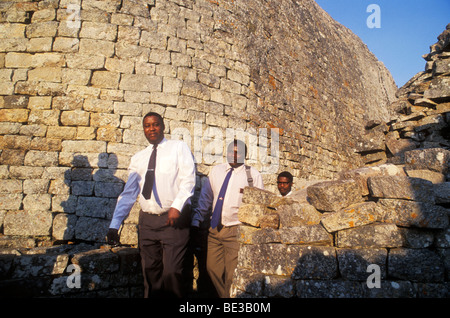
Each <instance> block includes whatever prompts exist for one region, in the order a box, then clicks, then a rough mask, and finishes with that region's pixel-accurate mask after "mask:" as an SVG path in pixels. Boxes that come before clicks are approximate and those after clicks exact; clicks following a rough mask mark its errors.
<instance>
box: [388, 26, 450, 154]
mask: <svg viewBox="0 0 450 318" xmlns="http://www.w3.org/2000/svg"><path fill="white" fill-rule="evenodd" d="M449 47H450V24H449V25H447V29H446V30H445V31H444V32H442V34H441V35H439V37H438V42H437V43H435V44H433V45H432V46H431V47H430V53H428V54H425V55H424V56H423V58H424V59H425V60H426V61H427V63H426V66H425V71H424V72H420V73H418V74H417V75H416V76H414V77H413V78H412V79H411V80H410V81H409V82H408V83H406V84H405V85H404V87H402V88H401V89H400V90H399V91H398V93H397V96H398V98H399V100H398V101H397V102H396V108H397V110H398V111H399V112H400V114H399V116H398V118H396V119H394V120H393V121H392V123H391V127H392V129H391V132H389V134H388V135H387V138H386V141H387V142H386V146H387V148H388V150H389V151H390V152H391V153H393V154H394V155H395V154H397V153H399V152H401V151H404V150H408V149H411V148H414V147H420V148H434V147H442V148H446V149H449V148H450V141H449V138H450V130H449V128H448V127H449V123H450V52H448V48H449Z"/></svg>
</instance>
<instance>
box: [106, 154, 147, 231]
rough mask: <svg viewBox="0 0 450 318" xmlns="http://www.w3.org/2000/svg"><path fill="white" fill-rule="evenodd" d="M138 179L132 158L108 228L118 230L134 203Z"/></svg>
mask: <svg viewBox="0 0 450 318" xmlns="http://www.w3.org/2000/svg"><path fill="white" fill-rule="evenodd" d="M140 179H141V177H140V176H139V174H138V173H137V171H136V167H135V164H134V163H133V160H132V161H131V163H130V166H129V167H128V180H127V182H126V184H125V187H124V189H123V191H122V193H121V194H120V195H119V197H118V199H117V204H116V208H115V210H114V215H113V218H112V220H111V224H110V225H109V227H110V228H113V229H117V230H118V229H119V228H120V226H121V225H122V222H123V221H124V220H125V219H126V218H127V217H128V215H129V214H130V211H131V208H132V207H133V205H134V203H135V202H136V198H137V196H138V195H139V191H140V186H139V182H140Z"/></svg>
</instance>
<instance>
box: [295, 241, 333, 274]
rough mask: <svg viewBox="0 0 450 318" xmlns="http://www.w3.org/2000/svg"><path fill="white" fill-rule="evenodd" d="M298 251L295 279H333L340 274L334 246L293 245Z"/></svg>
mask: <svg viewBox="0 0 450 318" xmlns="http://www.w3.org/2000/svg"><path fill="white" fill-rule="evenodd" d="M291 248H292V249H293V250H294V251H295V250H296V251H297V252H298V259H297V263H296V267H295V269H294V271H293V273H292V278H293V279H306V278H308V279H332V278H335V277H336V276H337V274H338V269H337V259H336V249H335V248H334V247H325V246H324V247H322V246H305V247H303V246H302V247H291Z"/></svg>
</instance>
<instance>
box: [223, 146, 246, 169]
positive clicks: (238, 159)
mask: <svg viewBox="0 0 450 318" xmlns="http://www.w3.org/2000/svg"><path fill="white" fill-rule="evenodd" d="M246 155H247V146H246V145H245V143H243V142H242V141H240V140H236V139H235V140H234V141H232V142H230V143H229V144H228V147H227V161H228V163H229V164H230V166H231V167H233V168H237V167H239V166H241V165H243V164H244V162H245V156H246Z"/></svg>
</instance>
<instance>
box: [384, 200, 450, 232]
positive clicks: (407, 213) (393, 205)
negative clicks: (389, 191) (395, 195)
mask: <svg viewBox="0 0 450 318" xmlns="http://www.w3.org/2000/svg"><path fill="white" fill-rule="evenodd" d="M377 205H378V206H379V207H380V208H382V209H383V211H384V212H381V213H383V214H384V217H383V222H389V223H394V224H397V225H399V226H405V227H421V228H437V229H444V228H446V227H447V226H448V224H449V221H448V211H447V209H445V208H443V207H441V206H438V205H433V204H429V203H426V202H414V201H408V200H395V199H380V200H379V201H378V203H377Z"/></svg>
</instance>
